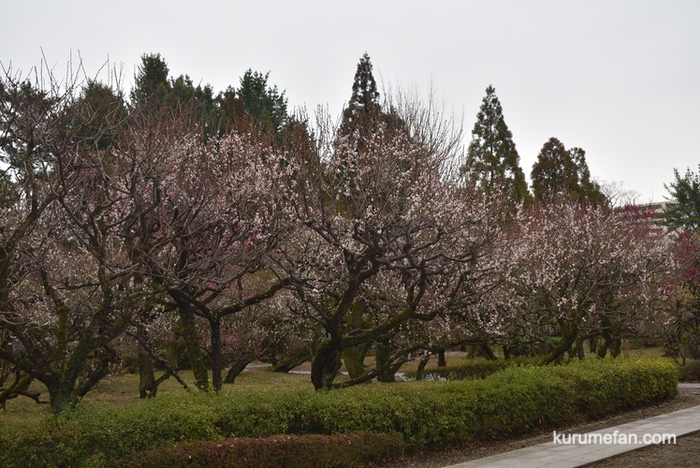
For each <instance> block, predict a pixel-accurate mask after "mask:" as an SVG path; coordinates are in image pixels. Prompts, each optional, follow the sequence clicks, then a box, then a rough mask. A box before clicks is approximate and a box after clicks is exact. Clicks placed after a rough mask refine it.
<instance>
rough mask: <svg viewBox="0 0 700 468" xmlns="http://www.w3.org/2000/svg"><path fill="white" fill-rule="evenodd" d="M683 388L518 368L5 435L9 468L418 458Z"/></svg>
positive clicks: (601, 365) (76, 415)
mask: <svg viewBox="0 0 700 468" xmlns="http://www.w3.org/2000/svg"><path fill="white" fill-rule="evenodd" d="M677 384H678V368H677V366H676V365H675V364H674V363H673V362H670V361H666V360H623V359H617V360H609V359H608V360H599V359H591V360H585V361H583V362H573V363H571V364H567V365H561V366H547V367H534V366H522V367H509V368H507V369H505V370H503V371H500V372H497V373H495V374H493V375H491V376H489V377H487V378H486V379H484V380H467V381H449V382H406V383H398V384H390V385H380V384H373V385H362V386H356V387H351V388H348V389H344V390H333V391H321V392H314V391H311V390H310V391H296V392H287V393H256V394H250V393H230V394H222V395H218V396H216V395H208V394H196V395H184V396H178V397H159V398H157V399H155V400H150V401H142V402H140V403H139V404H137V405H134V406H132V407H128V408H121V409H94V410H90V411H86V410H78V411H76V412H73V413H70V414H67V415H64V416H60V417H52V418H49V419H48V420H47V421H48V423H47V425H46V426H44V427H38V425H37V426H34V427H30V428H25V429H24V430H22V431H21V433H18V432H17V430H16V429H17V428H16V427H13V428H6V427H0V466H23V467H24V466H46V465H54V466H81V465H82V466H84V465H91V466H101V465H103V464H104V461H105V460H113V459H117V458H120V457H125V456H127V455H128V454H130V453H134V452H138V451H145V450H153V449H157V450H162V449H163V448H164V447H168V446H172V445H174V444H176V443H180V442H184V441H196V440H209V441H217V440H223V439H228V438H231V437H238V438H241V437H248V438H251V437H252V438H267V437H272V436H277V435H283V434H286V435H291V434H295V435H306V434H320V435H337V434H351V433H374V434H393V435H395V436H398V437H400V438H401V439H402V440H403V442H404V443H406V444H407V446H409V447H412V448H421V447H425V446H436V445H454V444H461V443H464V442H466V441H470V440H474V439H479V438H481V439H483V438H499V437H505V436H510V435H515V434H522V433H526V432H528V431H531V430H532V429H534V428H537V427H542V426H545V427H546V426H549V427H553V426H556V425H561V424H564V423H568V422H573V421H577V420H580V419H581V418H582V417H588V416H591V417H597V416H600V415H603V414H606V413H609V412H615V411H620V410H623V409H628V408H632V407H637V406H642V405H645V404H650V403H653V402H656V401H660V400H664V399H669V398H672V397H673V396H675V395H676V393H677ZM219 443H221V442H219ZM250 443H251V444H255V442H250ZM257 443H259V444H261V447H267V444H269V443H271V442H268V441H265V440H263V439H260V440H259V442H257ZM322 445H323V444H322ZM331 445H332V443H330V442H329V447H330V446H331ZM173 450H175V449H173ZM261 450H262V448H261ZM329 450H331V449H330V448H329ZM320 451H323V450H320ZM321 455H322V454H318V456H321Z"/></svg>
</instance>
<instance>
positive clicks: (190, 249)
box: [127, 123, 287, 391]
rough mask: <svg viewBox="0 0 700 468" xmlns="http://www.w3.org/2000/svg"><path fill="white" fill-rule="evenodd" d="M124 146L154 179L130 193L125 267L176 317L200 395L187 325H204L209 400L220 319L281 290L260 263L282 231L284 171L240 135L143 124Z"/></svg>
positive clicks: (217, 382) (200, 375)
mask: <svg viewBox="0 0 700 468" xmlns="http://www.w3.org/2000/svg"><path fill="white" fill-rule="evenodd" d="M154 132H155V133H154ZM131 140H132V141H133V142H135V143H132V145H131V149H132V151H133V152H134V154H133V155H132V156H131V158H132V160H134V161H137V162H138V161H140V164H145V163H144V162H145V161H149V158H151V159H152V158H155V160H153V161H151V162H148V163H147V164H145V166H147V167H152V168H154V169H153V171H154V172H153V174H152V175H150V176H148V177H140V179H141V180H143V181H144V184H147V185H149V187H145V188H144V190H136V191H134V192H133V193H132V194H131V197H132V199H133V200H134V201H133V203H134V204H135V205H136V206H137V207H138V206H142V207H143V209H142V212H141V216H140V217H139V221H138V222H137V223H134V224H133V225H132V226H131V227H130V230H129V232H128V235H127V237H128V238H130V239H132V240H131V247H130V249H131V252H132V254H131V255H132V259H133V261H134V262H135V263H136V264H137V265H141V266H142V271H143V275H144V276H145V277H148V278H150V280H151V281H152V282H153V283H154V284H155V285H157V287H158V288H160V290H161V291H163V292H164V293H166V294H167V296H168V297H169V300H168V302H169V303H170V305H171V306H172V307H173V308H174V309H176V310H177V312H178V315H179V319H180V329H181V331H182V333H183V335H184V338H185V343H186V348H187V353H188V357H189V359H190V362H191V363H192V366H193V370H194V371H195V378H196V381H197V386H198V387H200V388H201V389H206V388H208V370H207V368H206V366H205V364H204V356H203V355H202V353H201V351H200V337H199V336H198V335H197V333H196V330H195V321H196V318H197V317H199V318H201V319H203V320H205V321H206V323H207V325H208V328H209V339H210V343H211V349H210V352H211V361H212V381H213V386H214V389H215V390H217V391H218V390H220V389H221V385H222V383H223V378H222V369H223V362H222V342H221V324H222V319H223V318H224V317H226V316H229V315H232V314H236V313H238V312H240V311H242V310H244V309H246V308H248V307H250V306H253V305H255V304H259V303H260V302H262V301H264V300H266V299H269V298H270V297H272V296H273V295H274V294H275V293H276V292H277V291H279V290H280V289H281V288H282V287H284V285H285V283H286V279H285V278H282V277H278V276H277V273H276V271H275V270H274V269H273V268H272V265H271V263H270V262H269V261H268V257H269V254H270V252H271V251H272V250H274V249H275V248H276V246H277V245H278V243H279V241H280V239H281V238H282V237H283V235H284V232H285V230H286V228H287V227H286V226H287V225H286V224H285V222H284V216H285V214H284V206H285V205H284V199H283V196H282V195H283V191H282V190H280V187H283V184H282V183H281V178H282V177H283V175H284V173H285V171H286V169H285V168H284V167H282V165H280V163H279V160H280V158H279V157H277V156H276V155H275V154H274V153H273V152H272V150H270V149H269V147H268V146H267V145H265V144H264V143H263V142H261V141H254V140H252V139H251V138H250V137H249V136H246V135H238V134H235V133H229V134H227V135H225V136H223V137H220V138H213V137H212V138H209V139H207V140H206V141H205V140H204V139H203V138H201V137H200V136H199V135H198V134H197V133H196V132H192V131H189V132H185V133H180V134H178V132H173V131H172V129H168V128H165V129H158V128H153V127H152V126H151V124H149V123H147V124H146V125H144V127H143V128H140V129H136V130H135V132H134V133H133V134H132V135H131ZM159 142H162V144H161V143H159ZM154 145H156V147H155V148H154ZM154 150H155V151H154ZM144 193H145V194H151V195H149V197H151V199H153V200H154V201H153V202H151V201H146V200H145V199H144V198H143V194H144Z"/></svg>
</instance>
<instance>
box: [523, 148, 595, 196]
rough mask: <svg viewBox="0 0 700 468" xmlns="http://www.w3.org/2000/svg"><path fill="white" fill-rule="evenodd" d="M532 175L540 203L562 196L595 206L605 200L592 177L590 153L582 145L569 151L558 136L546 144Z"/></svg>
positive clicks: (535, 193)
mask: <svg viewBox="0 0 700 468" xmlns="http://www.w3.org/2000/svg"><path fill="white" fill-rule="evenodd" d="M530 177H531V179H532V190H533V192H534V195H535V201H536V202H540V203H552V202H554V201H556V200H557V199H559V198H562V197H568V198H571V199H573V200H575V201H578V202H581V203H588V204H592V205H598V204H600V203H603V202H604V201H605V195H603V193H602V192H601V190H600V186H599V185H598V184H597V183H596V182H594V181H592V180H591V175H590V171H589V169H588V164H587V163H586V152H585V151H584V150H582V149H581V148H571V149H568V150H567V149H566V147H565V146H564V144H563V143H562V142H561V141H559V140H558V139H557V138H554V137H552V138H550V139H549V140H548V141H547V142H546V143H545V144H544V146H542V149H541V150H540V154H539V155H538V156H537V161H536V162H535V164H534V165H533V166H532V173H531V176H530Z"/></svg>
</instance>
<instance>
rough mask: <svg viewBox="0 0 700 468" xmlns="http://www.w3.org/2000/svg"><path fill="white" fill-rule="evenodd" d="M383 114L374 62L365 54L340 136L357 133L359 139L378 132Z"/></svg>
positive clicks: (341, 125)
mask: <svg viewBox="0 0 700 468" xmlns="http://www.w3.org/2000/svg"><path fill="white" fill-rule="evenodd" d="M381 114H382V106H381V104H380V103H379V91H377V82H376V80H375V79H374V75H373V74H372V62H371V61H370V58H369V55H368V54H367V52H365V53H364V54H363V55H362V58H361V59H360V62H359V63H358V64H357V71H356V72H355V79H354V80H353V83H352V96H351V97H350V101H349V102H348V106H347V107H346V108H345V110H344V111H343V119H342V121H341V124H340V134H341V135H350V134H352V133H353V132H356V131H357V132H359V135H358V136H359V137H366V136H368V135H369V134H371V133H372V132H373V131H375V130H376V123H377V121H378V118H379V117H380V115H381Z"/></svg>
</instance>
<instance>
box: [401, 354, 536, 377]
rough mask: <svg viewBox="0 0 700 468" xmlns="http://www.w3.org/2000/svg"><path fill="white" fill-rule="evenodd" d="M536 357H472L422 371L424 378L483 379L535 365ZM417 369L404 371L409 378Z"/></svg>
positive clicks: (415, 374) (415, 375)
mask: <svg viewBox="0 0 700 468" xmlns="http://www.w3.org/2000/svg"><path fill="white" fill-rule="evenodd" d="M539 360H541V358H538V357H534V358H532V357H517V358H513V359H498V360H493V361H492V360H488V359H474V360H470V361H465V362H463V363H461V364H458V365H455V366H444V367H428V368H426V369H425V370H424V371H423V378H424V380H470V379H485V378H486V377H488V376H489V375H491V374H494V373H496V372H498V371H500V370H503V369H506V368H508V367H512V366H524V365H535V364H537V362H538V361H539ZM417 374H418V372H417V371H413V370H412V371H407V372H404V376H405V377H406V378H407V379H409V380H415V379H416V378H417Z"/></svg>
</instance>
